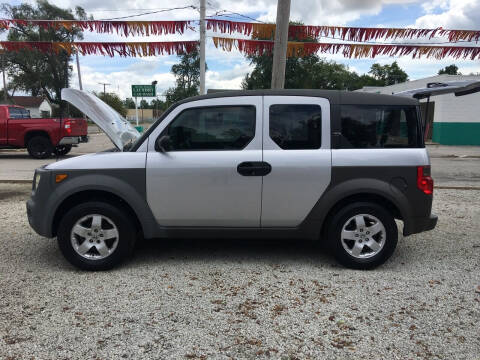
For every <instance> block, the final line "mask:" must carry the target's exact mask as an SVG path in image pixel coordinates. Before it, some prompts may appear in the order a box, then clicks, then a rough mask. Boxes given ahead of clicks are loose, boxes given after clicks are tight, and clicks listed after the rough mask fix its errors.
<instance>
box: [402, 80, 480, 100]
mask: <svg viewBox="0 0 480 360" xmlns="http://www.w3.org/2000/svg"><path fill="white" fill-rule="evenodd" d="M479 91H480V81H474V80H463V81H445V82H435V83H428V84H427V87H425V88H419V89H413V90H406V91H401V92H398V93H394V94H393V95H398V96H406V97H413V98H415V99H419V100H420V99H425V98H428V97H429V96H435V95H444V94H451V93H454V94H455V96H463V95H468V94H473V93H476V92H479Z"/></svg>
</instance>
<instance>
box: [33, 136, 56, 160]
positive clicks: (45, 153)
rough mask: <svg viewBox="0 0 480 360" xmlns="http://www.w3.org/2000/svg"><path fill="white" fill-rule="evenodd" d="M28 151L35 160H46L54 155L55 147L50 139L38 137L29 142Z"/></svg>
mask: <svg viewBox="0 0 480 360" xmlns="http://www.w3.org/2000/svg"><path fill="white" fill-rule="evenodd" d="M27 150H28V153H29V154H30V156H31V157H33V158H35V159H46V158H48V157H49V156H50V155H52V152H53V146H52V143H51V142H50V139H49V138H48V137H46V136H42V135H37V136H34V137H32V138H31V139H30V140H28V143H27Z"/></svg>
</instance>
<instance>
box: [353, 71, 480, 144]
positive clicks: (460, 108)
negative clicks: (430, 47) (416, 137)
mask: <svg viewBox="0 0 480 360" xmlns="http://www.w3.org/2000/svg"><path fill="white" fill-rule="evenodd" d="M460 80H476V81H480V76H478V75H468V76H467V75H437V76H431V77H428V78H424V79H418V80H412V81H407V82H404V83H399V84H395V85H390V86H385V87H364V88H363V89H360V90H357V91H363V92H373V93H379V94H393V93H397V92H400V91H404V90H411V89H417V88H424V87H426V86H427V84H429V83H436V82H446V81H460ZM425 110H426V100H422V113H423V114H424V115H425ZM428 113H429V114H428V122H429V124H430V125H429V129H430V131H429V134H428V138H431V139H432V141H434V142H437V143H440V144H444V145H480V93H474V94H470V95H465V96H461V97H456V96H455V95H454V94H447V95H439V96H432V97H431V99H430V105H429V109H428ZM432 125H433V126H432Z"/></svg>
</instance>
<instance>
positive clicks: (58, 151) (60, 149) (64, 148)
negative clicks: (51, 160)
mask: <svg viewBox="0 0 480 360" xmlns="http://www.w3.org/2000/svg"><path fill="white" fill-rule="evenodd" d="M70 150H72V145H58V146H57V147H55V150H54V153H55V155H58V156H63V155H67V154H68V153H69V152H70Z"/></svg>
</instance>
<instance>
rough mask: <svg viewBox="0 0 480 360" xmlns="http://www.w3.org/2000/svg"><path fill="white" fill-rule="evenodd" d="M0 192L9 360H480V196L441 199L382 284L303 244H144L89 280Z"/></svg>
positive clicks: (381, 272)
mask: <svg viewBox="0 0 480 360" xmlns="http://www.w3.org/2000/svg"><path fill="white" fill-rule="evenodd" d="M27 196H28V187H26V186H25V185H8V184H0V234H1V236H0V241H1V246H2V251H1V252H0V319H1V320H0V358H2V359H31V358H35V359H52V358H58V359H62V358H72V359H113V358H130V359H134V358H155V359H181V358H185V359H207V358H209V359H210V358H212V359H213V358H215V359H217V358H218V359H228V358H236V359H245V358H249V359H250V358H257V357H258V358H274V359H296V358H299V359H309V358H310V359H315V358H317V359H318V358H328V359H474V360H478V359H480V338H479V334H480V294H479V293H476V291H475V289H476V287H477V285H479V284H480V272H479V265H480V256H479V255H480V235H479V234H480V223H479V222H478V219H479V218H480V191H473V190H471V191H453V190H437V191H436V195H435V201H434V208H435V209H434V211H435V212H436V213H437V214H438V215H439V216H440V222H439V225H438V227H437V228H436V229H435V230H434V231H431V232H428V233H424V234H420V235H414V236H410V237H408V238H406V239H403V240H401V241H400V242H399V245H398V248H397V251H396V253H395V254H394V256H393V258H392V259H391V260H390V261H389V262H388V263H387V264H385V265H384V266H382V267H381V268H379V269H377V270H374V271H353V270H347V269H344V268H341V267H339V266H337V265H336V264H335V263H334V261H333V260H332V259H331V258H330V257H329V256H328V255H326V254H323V253H321V251H320V250H318V249H317V247H315V246H313V245H311V244H309V243H304V242H301V243H299V242H295V241H288V242H281V243H276V242H265V241H262V242H259V241H243V242H242V241H226V240H225V241H197V242H194V241H187V240H184V241H176V242H159V241H157V242H155V241H148V242H144V243H143V244H141V245H140V246H139V248H138V249H137V251H136V254H135V256H134V258H133V259H132V260H130V261H129V262H128V263H126V264H125V265H124V266H122V267H120V268H118V269H116V270H113V271H110V272H103V273H91V272H80V271H77V270H75V269H74V268H73V267H71V266H70V265H69V264H68V263H67V262H66V261H65V260H64V259H63V258H62V256H61V254H60V252H59V250H58V247H57V244H56V242H55V241H53V240H47V239H44V238H41V237H40V236H38V235H36V234H35V233H34V232H33V231H32V230H31V229H30V227H29V226H28V224H27V220H26V216H25V205H24V200H25V199H26V197H27Z"/></svg>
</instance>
